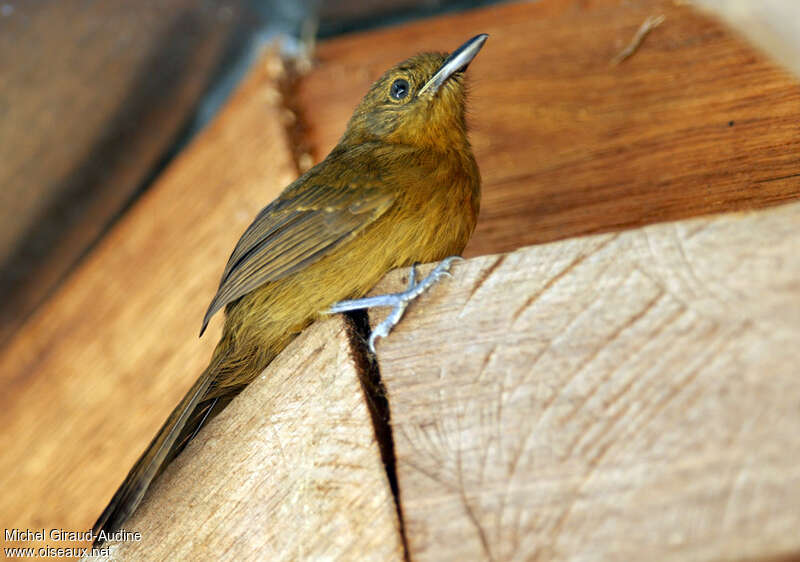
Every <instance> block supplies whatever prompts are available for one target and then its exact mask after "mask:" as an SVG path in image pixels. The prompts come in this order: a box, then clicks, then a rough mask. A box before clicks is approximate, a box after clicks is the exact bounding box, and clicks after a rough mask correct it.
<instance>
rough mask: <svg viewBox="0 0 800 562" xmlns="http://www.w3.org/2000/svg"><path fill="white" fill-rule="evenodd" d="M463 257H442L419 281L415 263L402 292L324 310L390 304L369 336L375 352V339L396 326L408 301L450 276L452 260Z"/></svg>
mask: <svg viewBox="0 0 800 562" xmlns="http://www.w3.org/2000/svg"><path fill="white" fill-rule="evenodd" d="M461 259H463V258H462V257H460V256H450V257H449V258H445V259H443V260H442V261H441V262H439V264H438V265H437V266H436V267H434V268H433V270H432V271H431V272H430V273H429V274H428V275H426V276H425V278H424V279H422V280H421V281H420V282H419V283H417V264H414V265H412V266H411V270H410V271H409V273H408V288H407V289H406V290H405V291H403V292H402V293H390V294H388V295H377V296H374V297H365V298H363V299H355V300H348V301H340V302H337V303H335V304H334V305H333V306H331V307H330V308H329V309H328V310H327V311H326V312H327V313H328V314H336V313H338V312H346V311H348V310H362V309H365V308H373V307H378V306H391V307H392V311H391V312H390V313H389V315H388V316H387V317H386V319H385V320H384V321H383V322H381V323H380V324H378V325H377V326H375V329H374V330H372V333H371V334H370V336H369V341H368V344H369V350H370V351H371V352H372V353H375V341H376V340H377V339H378V338H385V337H386V336H388V335H389V333H390V332H391V331H392V328H394V327H395V326H397V324H398V323H399V322H400V319H401V318H403V314H404V313H405V311H406V308H408V305H409V303H411V301H413V300H414V299H416V298H417V297H419V296H420V295H421V294H422V293H424V292H425V291H427V290H428V289H430V288H431V287H432V286H433V285H434V284H436V282H437V281H439V280H440V279H441V278H442V277H452V276H453V275H452V274H451V273H450V271H449V269H450V266H451V265H452V264H453V262H454V261H457V260H461Z"/></svg>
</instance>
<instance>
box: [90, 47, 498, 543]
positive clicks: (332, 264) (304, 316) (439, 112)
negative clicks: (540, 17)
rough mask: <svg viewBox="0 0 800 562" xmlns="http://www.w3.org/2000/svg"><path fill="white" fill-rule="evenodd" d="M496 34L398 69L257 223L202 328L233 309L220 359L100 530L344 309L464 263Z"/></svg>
mask: <svg viewBox="0 0 800 562" xmlns="http://www.w3.org/2000/svg"><path fill="white" fill-rule="evenodd" d="M485 38H486V37H485V36H478V37H476V38H473V39H472V40H470V41H471V42H467V43H465V45H464V46H462V48H461V49H459V51H457V52H456V53H454V54H453V55H451V56H450V57H449V58H448V56H447V55H446V54H442V53H424V54H420V55H417V56H414V57H411V58H409V59H408V60H406V61H404V62H402V63H400V64H398V65H397V66H395V67H394V68H392V69H390V70H389V71H388V72H386V74H384V75H383V76H382V77H381V78H380V79H379V80H378V81H377V82H376V83H375V84H374V85H373V86H372V88H371V89H370V90H369V92H368V93H367V94H366V96H365V97H364V99H363V100H362V101H361V103H360V104H359V105H358V107H357V108H356V110H355V112H354V114H353V116H352V118H351V119H350V122H349V123H348V126H347V130H346V132H345V134H344V135H343V136H342V138H341V140H340V141H339V144H338V145H337V146H336V148H334V149H333V151H332V152H331V153H330V154H329V155H328V156H327V158H325V160H323V161H322V162H321V163H319V164H318V165H317V166H315V167H313V168H312V169H310V170H309V171H308V172H306V173H305V174H303V175H302V176H301V177H299V178H298V179H297V180H296V181H295V182H294V183H292V184H291V185H289V186H288V187H287V188H286V189H285V190H284V191H283V192H282V193H281V194H280V196H279V197H278V198H277V199H276V200H275V201H273V202H272V203H270V204H269V205H268V206H267V207H266V208H264V209H263V210H262V211H261V212H260V213H259V215H258V216H257V217H256V219H255V220H254V222H253V223H252V224H251V225H250V227H248V229H247V230H246V231H245V233H244V234H243V235H242V237H241V239H240V240H239V242H238V244H237V245H236V248H235V249H234V251H233V253H232V255H231V257H230V259H229V261H228V264H227V266H226V267H225V270H224V272H223V275H222V280H221V281H220V286H219V289H218V291H217V294H216V296H215V297H214V299H213V301H212V302H211V305H210V306H209V309H208V312H207V314H206V317H205V318H204V320H203V330H205V326H206V324H207V323H208V321H209V319H210V318H211V316H213V315H214V313H215V312H217V311H218V310H220V309H222V308H225V311H226V318H225V325H224V328H223V334H222V338H221V339H220V341H219V343H218V344H217V347H216V349H215V350H214V354H213V356H212V359H211V362H210V364H209V366H208V367H207V368H206V370H205V371H204V372H203V374H202V375H201V376H200V378H199V379H198V380H197V382H196V383H195V385H194V386H193V387H192V389H191V390H190V391H189V393H188V394H187V395H186V397H185V398H184V399H183V400H182V401H181V403H180V404H179V405H178V406H177V407H176V408H175V410H174V411H173V413H172V414H171V415H170V417H169V419H168V420H167V421H166V423H165V424H164V426H163V427H162V429H161V430H160V431H159V433H158V435H156V437H155V438H154V439H153V441H152V442H151V443H150V445H149V447H148V448H147V450H146V451H145V452H144V453H143V454H142V456H141V458H140V459H139V461H138V462H137V463H136V465H135V466H134V467H133V468H132V469H131V471H130V473H129V474H128V477H127V479H126V480H125V482H124V483H123V484H122V486H121V487H120V488H119V490H118V491H117V493H116V494H115V496H114V498H113V499H112V500H111V503H110V504H109V506H108V507H107V508H106V510H105V511H104V512H103V514H102V515H101V516H100V518H99V519H98V521H97V523H96V524H95V527H94V531H95V533H96V534H97V533H99V531H100V530H104V531H106V532H108V531H112V530H115V529H117V528H119V526H120V525H121V524H122V522H123V521H124V520H125V519H127V517H128V516H129V515H130V514H131V513H132V512H133V511H134V510H135V509H136V507H137V506H138V504H139V502H140V501H141V499H142V497H143V496H144V493H145V492H146V490H147V488H148V486H149V485H150V483H151V482H152V480H153V479H154V478H155V477H156V476H157V475H158V474H159V473H160V472H161V470H162V469H163V468H164V467H165V466H166V465H167V463H169V462H170V461H171V460H172V459H173V458H174V457H175V455H177V454H178V453H179V452H180V451H181V450H182V448H183V446H184V445H185V444H186V443H187V442H188V441H189V440H190V439H191V438H192V437H193V436H194V434H195V433H196V431H197V430H198V429H199V427H200V426H201V425H202V424H203V423H204V422H205V421H206V420H207V419H208V418H209V417H210V416H213V415H214V414H215V413H216V412H218V411H219V410H221V409H222V408H224V407H225V405H227V404H228V402H230V400H231V399H232V398H233V397H234V396H236V394H238V393H239V392H240V391H241V390H242V388H243V387H244V386H246V385H247V384H248V383H250V382H251V381H252V380H253V379H254V378H255V377H256V376H258V375H259V374H260V373H261V372H262V371H263V370H264V368H265V367H266V366H267V365H268V364H269V363H270V361H272V360H273V359H274V358H275V356H276V355H277V354H278V353H279V352H280V351H281V350H282V349H283V348H284V347H285V346H286V345H287V344H288V343H289V341H291V339H292V338H294V337H295V336H296V335H297V334H298V333H299V332H300V331H301V330H303V328H305V327H306V326H308V325H309V324H310V323H311V322H313V321H314V320H315V319H317V318H318V317H320V315H322V314H324V312H325V311H326V310H327V309H328V308H329V307H330V306H331V305H332V304H333V303H335V302H338V301H341V300H344V299H352V298H358V297H361V296H363V295H365V294H366V293H367V292H368V291H369V290H370V289H371V288H372V287H373V286H374V285H375V284H376V283H377V282H378V280H380V278H381V277H383V275H384V274H386V272H388V271H390V270H392V269H394V268H397V267H402V266H408V265H411V264H413V263H415V262H430V261H437V260H441V259H443V258H445V257H447V256H451V255H456V254H459V253H461V251H462V250H463V249H464V246H466V244H467V241H468V240H469V237H470V235H471V234H472V231H473V229H474V228H475V222H476V220H477V216H478V206H479V201H480V175H479V172H478V167H477V165H476V163H475V159H474V157H473V155H472V150H471V148H470V144H469V141H468V140H467V130H466V122H465V95H466V94H465V89H464V83H463V79H464V78H463V70H464V68H465V66H466V64H467V63H468V62H469V60H471V58H472V57H473V56H474V55H475V54H476V53H477V50H478V49H480V46H481V45H482V44H483V41H485ZM476 43H479V44H477V46H476ZM468 46H470V48H471V49H472V51H473V52H472V53H471V54H470V55H469V56H468V57H467V58H466V62H465V63H464V64H461V59H464V55H463V54H462V55H460V56H461V59H458V60H457V61H456V62H457V63H458V64H456V63H454V62H453V60H454V58H455V57H456V55H457V53H459V52H461V51H462V50H464V48H465V47H468ZM448 65H450V66H453V68H450V67H448ZM459 65H460V66H459ZM445 67H447V72H443V71H442V69H444V68H445ZM201 333H202V332H201Z"/></svg>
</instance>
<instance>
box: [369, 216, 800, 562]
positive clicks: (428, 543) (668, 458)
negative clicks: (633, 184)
mask: <svg viewBox="0 0 800 562" xmlns="http://www.w3.org/2000/svg"><path fill="white" fill-rule="evenodd" d="M798 224H800V204H793V205H787V206H783V207H779V208H775V209H771V210H767V211H760V212H754V213H750V214H732V215H723V216H720V217H713V218H709V219H696V220H690V221H684V222H678V223H668V224H662V225H653V226H649V227H646V228H643V229H640V230H633V231H629V232H625V233H621V234H604V235H596V236H591V237H585V238H577V239H572V240H566V241H562V242H556V243H551V244H546V245H542V246H538V247H531V248H526V249H522V250H519V251H516V252H513V253H511V254H506V255H500V256H486V257H482V258H476V259H473V260H470V261H468V262H466V263H462V264H457V265H456V266H455V267H454V271H453V273H454V276H455V277H454V279H451V280H446V281H442V282H441V283H440V284H439V285H438V286H436V287H435V288H434V289H433V290H432V291H431V292H430V293H428V294H427V295H426V296H424V297H423V298H422V299H421V300H420V301H419V302H417V303H415V304H414V305H412V306H411V307H410V308H409V310H408V313H407V315H406V318H405V319H404V320H403V322H402V323H401V324H400V325H399V326H398V327H397V328H396V329H395V331H394V332H393V333H392V335H391V337H390V338H388V339H386V340H380V342H379V343H378V357H379V363H380V371H381V375H382V378H383V382H384V384H385V385H386V391H387V398H388V400H389V404H390V408H391V420H392V428H393V433H394V443H395V453H396V457H397V474H398V485H399V488H400V504H401V507H402V512H403V519H404V521H405V529H406V536H407V539H408V544H409V549H410V555H411V558H412V559H413V560H479V559H487V560H533V559H546V560H589V559H591V560H596V559H601V560H634V559H637V560H641V559H654V560H734V559H736V560H741V559H759V560H764V559H773V558H776V559H777V558H780V559H782V558H781V557H783V556H786V559H792V557H793V556H797V555H798V554H800V534H798V533H797V528H798V525H800V515H798V511H797V505H798V503H799V502H800V468H799V467H798V464H797V458H800V441H798V439H797V435H798V434H799V433H800V378H798V376H797V365H798V364H800V345H798V344H800V282H799V281H798V279H800V254H799V253H798V252H797V248H798V247H800V233H798V229H797V225H798ZM403 286H404V279H402V278H401V275H400V273H399V272H395V273H393V274H392V275H391V278H390V279H389V280H386V281H385V282H383V283H382V284H381V285H380V286H379V287H377V288H376V289H375V292H376V293H380V292H386V291H394V290H399V289H400V288H401V287H403ZM380 319H381V318H380V317H376V318H375V319H374V321H378V320H380Z"/></svg>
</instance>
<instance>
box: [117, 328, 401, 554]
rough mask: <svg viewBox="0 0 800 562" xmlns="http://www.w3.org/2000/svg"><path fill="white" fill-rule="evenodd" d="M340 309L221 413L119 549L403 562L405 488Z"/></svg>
mask: <svg viewBox="0 0 800 562" xmlns="http://www.w3.org/2000/svg"><path fill="white" fill-rule="evenodd" d="M352 353H353V352H352V350H351V348H350V343H349V339H348V336H347V329H346V327H345V323H344V321H343V319H342V318H341V317H339V318H333V319H330V320H327V321H325V322H320V323H317V324H315V325H314V326H313V327H312V328H311V329H309V330H307V331H306V332H304V333H303V335H301V336H300V337H299V338H298V339H296V340H295V341H294V342H292V344H290V345H289V347H287V348H286V349H285V350H284V352H283V353H281V355H280V356H279V357H278V359H276V360H275V361H274V362H273V363H272V364H271V365H270V366H269V367H268V368H267V369H266V370H265V371H264V373H263V375H262V376H261V377H260V378H259V379H257V380H256V381H255V382H254V383H253V384H251V385H250V386H248V387H247V388H246V389H245V390H244V392H243V393H242V394H241V395H239V397H237V398H236V400H234V402H233V403H231V404H230V405H229V406H228V408H226V409H225V410H224V411H223V412H222V414H220V415H219V416H218V417H217V418H215V419H214V420H212V421H211V422H210V423H209V424H208V426H207V427H206V428H204V429H203V430H202V431H201V432H200V433H199V434H198V436H197V438H196V439H195V440H194V441H192V443H190V445H189V446H188V447H187V449H186V450H185V451H184V453H183V454H182V455H181V456H180V457H178V459H177V460H176V461H175V463H174V464H172V465H170V468H169V469H168V470H167V471H166V472H165V473H164V475H163V477H162V478H161V479H160V480H159V481H158V482H157V484H156V485H155V486H154V487H153V489H152V490H151V494H150V495H149V496H148V499H147V500H146V501H145V502H144V503H143V504H142V506H141V508H140V509H139V511H137V512H136V514H135V515H134V517H133V518H131V520H130V521H129V523H128V524H127V525H126V529H129V530H131V531H138V532H140V533H141V536H142V540H141V541H139V542H133V541H130V542H121V543H117V544H116V545H110V546H111V549H112V556H113V557H114V558H115V559H120V560H141V559H148V560H211V559H220V558H225V559H228V560H244V559H246V560H376V561H384V560H387V561H391V560H394V561H398V562H400V561H402V560H403V545H402V542H401V539H400V531H399V527H398V523H397V511H396V507H395V503H394V497H393V496H392V492H391V490H390V487H389V482H388V480H387V476H386V471H385V469H384V466H383V462H382V461H381V457H380V452H379V448H378V445H377V443H376V441H375V433H374V431H373V427H372V421H371V419H370V413H369V412H368V410H367V402H366V401H365V400H364V396H363V394H362V392H361V387H360V383H359V373H358V371H357V368H356V365H357V362H355V361H353V358H352Z"/></svg>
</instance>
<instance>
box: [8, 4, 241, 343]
mask: <svg viewBox="0 0 800 562" xmlns="http://www.w3.org/2000/svg"><path fill="white" fill-rule="evenodd" d="M2 10H3V13H2V14H1V15H0V68H2V72H0V161H1V162H2V163H3V164H2V166H0V186H2V189H0V264H2V268H0V293H2V294H3V295H4V296H5V299H4V303H3V306H2V307H0V343H4V342H5V341H6V340H7V339H8V337H9V336H10V335H11V334H12V333H13V331H14V330H15V329H17V328H18V327H19V326H20V324H21V323H22V321H23V320H24V319H25V317H26V316H27V315H28V314H29V313H30V312H31V311H32V310H33V308H34V307H35V306H36V305H37V304H38V303H40V302H41V301H42V300H43V299H44V298H45V297H46V296H47V294H48V293H49V292H50V291H51V290H52V289H53V288H54V286H55V285H56V284H57V283H58V281H60V280H61V279H62V278H63V277H64V275H65V274H66V273H67V272H68V271H69V269H70V268H71V267H72V266H74V265H75V263H76V262H77V261H78V260H79V258H80V257H81V256H82V255H83V254H84V253H85V252H86V251H87V249H88V248H89V246H90V245H91V244H92V243H94V242H95V241H96V240H97V239H98V237H99V236H100V235H101V233H102V232H103V230H104V229H105V228H106V227H107V226H108V225H109V224H110V223H111V222H112V221H113V219H115V218H116V217H117V216H118V214H119V213H120V212H121V211H122V210H123V209H124V207H125V206H126V205H127V204H128V203H129V202H130V201H131V199H132V198H133V197H134V195H135V194H136V192H137V190H139V189H140V188H141V187H142V185H143V184H144V183H146V181H147V180H148V176H150V175H151V174H152V173H153V170H154V169H155V168H156V167H157V166H158V164H159V162H161V161H162V160H163V159H164V158H165V156H166V153H167V151H168V149H169V148H170V145H171V143H173V142H174V141H175V140H176V138H177V137H178V135H179V133H180V131H181V130H182V128H183V127H185V126H186V125H187V124H188V122H189V120H190V118H191V116H192V114H193V112H194V110H195V107H196V104H197V101H198V98H199V97H200V96H201V94H202V93H203V91H204V89H205V88H206V87H207V85H208V83H209V81H210V78H211V76H212V74H213V73H214V72H215V71H216V68H217V65H218V64H219V63H220V61H221V60H222V59H223V57H224V54H225V52H226V51H227V49H228V48H229V47H230V45H231V43H232V39H233V42H235V41H236V40H238V38H239V37H240V36H242V29H243V26H242V25H241V23H242V12H243V11H244V2H243V1H241V0H225V1H224V2H218V3H214V4H211V3H198V2H194V1H192V0H166V1H164V0H143V1H140V2H133V3H126V2H122V3H119V2H83V1H81V0H59V1H57V2H4V3H3V4H2ZM65 23H66V24H65Z"/></svg>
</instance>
